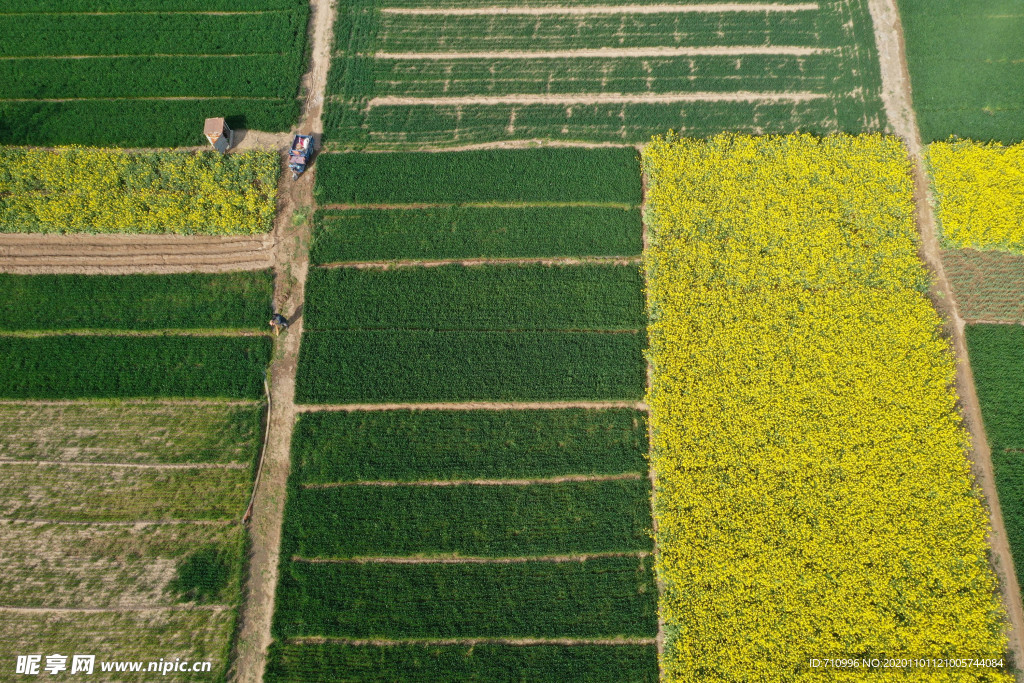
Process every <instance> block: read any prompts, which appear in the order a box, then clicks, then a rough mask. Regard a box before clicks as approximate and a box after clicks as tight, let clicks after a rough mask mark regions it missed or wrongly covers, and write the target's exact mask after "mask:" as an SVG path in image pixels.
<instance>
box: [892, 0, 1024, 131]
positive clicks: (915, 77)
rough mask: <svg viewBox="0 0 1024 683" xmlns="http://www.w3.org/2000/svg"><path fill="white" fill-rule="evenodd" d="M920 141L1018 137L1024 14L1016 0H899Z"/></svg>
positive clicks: (1023, 98) (1023, 123)
mask: <svg viewBox="0 0 1024 683" xmlns="http://www.w3.org/2000/svg"><path fill="white" fill-rule="evenodd" d="M899 7H900V15H901V19H902V23H903V32H904V36H905V38H906V51H907V65H908V67H909V70H910V80H911V85H912V86H913V89H914V109H915V110H916V112H917V119H918V122H919V125H920V128H921V137H922V138H924V140H925V142H928V141H939V140H945V139H947V138H948V137H949V136H950V135H956V136H958V137H962V138H973V139H975V140H980V141H986V140H998V141H1001V142H1005V143H1012V142H1019V141H1021V140H1022V139H1024V116H1022V113H1024V41H1022V40H1021V35H1022V32H1024V15H1022V14H1021V11H1020V10H1021V6H1020V2H1018V1H1017V0H990V1H989V2H984V3H962V2H958V1H957V0H899Z"/></svg>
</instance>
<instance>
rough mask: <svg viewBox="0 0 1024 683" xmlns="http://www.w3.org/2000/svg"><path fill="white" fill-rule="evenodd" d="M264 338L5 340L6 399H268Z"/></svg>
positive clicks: (0, 352)
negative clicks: (264, 377)
mask: <svg viewBox="0 0 1024 683" xmlns="http://www.w3.org/2000/svg"><path fill="white" fill-rule="evenodd" d="M271 345H272V344H271V340H270V339H269V338H267V337H190V336H158V337H114V336H76V335H60V336H52V337H31V338H24V337H7V338H5V339H4V341H3V344H2V345H0V374H3V376H4V377H5V378H6V379H5V381H4V383H3V387H2V388H0V397H3V398H84V397H95V398H101V397H102V398H115V397H124V398H127V397H136V396H155V397H172V396H173V397H199V396H208V397H220V398H252V399H258V398H261V397H262V396H263V373H264V370H265V368H266V367H267V365H268V363H269V362H270V349H271Z"/></svg>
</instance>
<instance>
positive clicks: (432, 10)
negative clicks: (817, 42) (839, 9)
mask: <svg viewBox="0 0 1024 683" xmlns="http://www.w3.org/2000/svg"><path fill="white" fill-rule="evenodd" d="M818 9H821V6H820V5H818V3H816V2H805V3H800V4H791V5H787V4H782V3H774V2H766V3H750V4H743V3H707V4H703V5H701V4H694V5H591V6H589V7H565V6H550V7H449V8H445V7H382V8H381V9H380V10H379V11H380V13H381V14H407V15H413V16H431V15H443V16H452V17H458V16H477V15H485V16H489V15H530V16H535V15H544V14H701V13H707V14H715V13H719V12H768V13H770V12H807V11H814V10H818Z"/></svg>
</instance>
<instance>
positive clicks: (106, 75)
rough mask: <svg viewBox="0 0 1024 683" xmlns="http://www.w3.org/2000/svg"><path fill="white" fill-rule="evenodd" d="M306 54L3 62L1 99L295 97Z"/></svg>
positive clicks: (44, 59)
mask: <svg viewBox="0 0 1024 683" xmlns="http://www.w3.org/2000/svg"><path fill="white" fill-rule="evenodd" d="M302 71H303V55H302V53H301V52H295V53H289V54H287V55H243V56H232V57H97V58H95V59H49V58H42V59H4V60H0V98H3V99H8V98H10V99H31V98H38V99H51V98H93V97H125V98H135V97H212V96H216V97H269V98H277V99H288V98H294V97H295V95H296V87H297V86H296V84H297V83H298V81H299V77H300V76H301V75H302Z"/></svg>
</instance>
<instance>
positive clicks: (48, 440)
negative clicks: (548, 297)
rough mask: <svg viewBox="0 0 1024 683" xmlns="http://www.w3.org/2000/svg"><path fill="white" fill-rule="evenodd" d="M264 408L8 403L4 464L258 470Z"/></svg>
mask: <svg viewBox="0 0 1024 683" xmlns="http://www.w3.org/2000/svg"><path fill="white" fill-rule="evenodd" d="M262 417H263V406H262V405H260V404H257V403H251V404H235V403H218V402H210V403H205V404H203V403H191V404H187V405H175V404H174V403H169V402H156V401H124V402H109V403H107V402H103V403H100V402H81V403H65V402H60V403H56V402H55V403H51V404H45V403H44V404H40V403H0V433H2V434H3V435H4V438H3V440H0V460H25V461H31V460H45V461H66V462H69V463H75V462H78V463H81V462H105V463H139V464H161V463H184V462H195V463H211V462H220V463H223V462H240V463H246V464H248V463H252V462H254V461H255V459H256V455H257V453H258V452H259V447H260V442H261V439H262V435H261V427H262Z"/></svg>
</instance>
